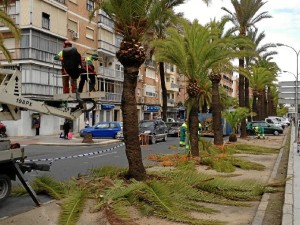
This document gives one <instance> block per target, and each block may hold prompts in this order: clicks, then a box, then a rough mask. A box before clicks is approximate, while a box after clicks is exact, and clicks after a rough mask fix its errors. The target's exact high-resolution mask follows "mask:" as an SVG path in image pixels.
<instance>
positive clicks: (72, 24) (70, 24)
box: [68, 20, 78, 32]
mask: <svg viewBox="0 0 300 225" xmlns="http://www.w3.org/2000/svg"><path fill="white" fill-rule="evenodd" d="M68 30H69V31H73V32H77V31H78V23H77V22H76V21H74V20H68Z"/></svg>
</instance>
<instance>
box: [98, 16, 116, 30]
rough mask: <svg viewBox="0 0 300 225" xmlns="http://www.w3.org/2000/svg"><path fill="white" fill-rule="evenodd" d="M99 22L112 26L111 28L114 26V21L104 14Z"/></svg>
mask: <svg viewBox="0 0 300 225" xmlns="http://www.w3.org/2000/svg"><path fill="white" fill-rule="evenodd" d="M99 22H100V23H102V24H104V25H106V26H108V27H110V28H114V22H113V21H112V20H111V19H109V18H107V17H105V16H103V15H100V21H99Z"/></svg>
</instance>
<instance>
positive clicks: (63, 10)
mask: <svg viewBox="0 0 300 225" xmlns="http://www.w3.org/2000/svg"><path fill="white" fill-rule="evenodd" d="M93 8H94V2H93V1H91V0H87V1H81V0H30V1H20V0H16V1H12V2H11V4H10V6H9V8H8V14H9V15H10V16H11V17H12V18H14V20H15V22H16V24H17V25H18V26H19V27H20V29H21V34H22V37H21V40H20V41H16V40H15V39H14V38H13V37H11V35H10V34H9V33H8V29H7V28H5V27H4V26H1V27H0V32H2V33H3V34H4V36H5V41H4V44H5V46H6V47H7V48H8V49H9V51H10V52H11V54H12V57H13V61H12V62H11V63H10V62H7V61H6V59H5V58H4V56H3V55H1V54H0V60H1V65H2V66H3V67H6V68H13V69H14V68H19V69H20V70H21V73H22V95H23V96H24V97H28V98H31V99H36V100H40V101H44V102H48V103H49V102H51V104H55V106H57V107H59V105H58V104H60V102H54V101H53V96H55V95H60V94H62V77H61V63H60V62H59V61H55V60H54V56H55V55H56V54H57V53H58V52H59V51H61V50H62V48H63V42H64V41H65V40H69V41H70V42H71V43H72V44H73V46H74V47H76V48H77V49H78V51H79V52H80V53H81V55H82V57H85V56H87V55H90V54H95V53H97V52H98V14H95V16H94V18H93V19H92V21H89V20H88V17H89V14H90V12H91V11H92V10H93ZM94 64H95V67H96V70H97V71H98V70H99V69H98V68H99V66H100V63H99V62H96V63H94ZM97 89H98V90H99V89H100V88H99V82H98V83H97ZM86 90H87V88H86V87H85V89H84V91H86ZM70 105H71V104H70ZM98 109H99V107H98ZM99 114H100V113H99V110H98V114H97V111H93V112H91V113H90V114H87V115H82V116H81V117H80V118H79V119H77V120H75V121H73V130H74V131H75V132H76V131H79V129H80V128H82V127H83V126H84V123H85V121H86V119H90V120H91V123H94V122H96V118H97V117H98V118H99V117H100V116H99ZM21 117H22V119H21V120H19V121H5V123H6V125H7V127H8V134H9V135H10V134H11V135H17V136H31V135H35V129H34V127H33V126H32V121H33V120H34V119H35V118H36V117H39V118H40V135H48V134H56V133H59V132H61V128H62V124H63V123H64V118H59V117H56V116H51V115H42V114H40V113H38V112H33V111H30V110H28V111H23V112H22V116H21Z"/></svg>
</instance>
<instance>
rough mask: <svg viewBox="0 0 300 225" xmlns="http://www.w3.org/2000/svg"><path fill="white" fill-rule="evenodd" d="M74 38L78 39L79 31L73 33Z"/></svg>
mask: <svg viewBox="0 0 300 225" xmlns="http://www.w3.org/2000/svg"><path fill="white" fill-rule="evenodd" d="M72 38H73V39H78V33H77V32H75V31H74V32H73V33H72Z"/></svg>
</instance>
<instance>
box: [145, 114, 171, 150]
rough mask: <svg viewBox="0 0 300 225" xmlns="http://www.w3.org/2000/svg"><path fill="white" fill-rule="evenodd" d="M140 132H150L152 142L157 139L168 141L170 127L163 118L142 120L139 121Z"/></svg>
mask: <svg viewBox="0 0 300 225" xmlns="http://www.w3.org/2000/svg"><path fill="white" fill-rule="evenodd" d="M139 131H140V134H148V135H149V141H150V144H155V143H156V142H157V141H159V140H161V141H167V138H168V127H167V125H166V124H165V122H164V121H162V120H141V121H140V122H139Z"/></svg>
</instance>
